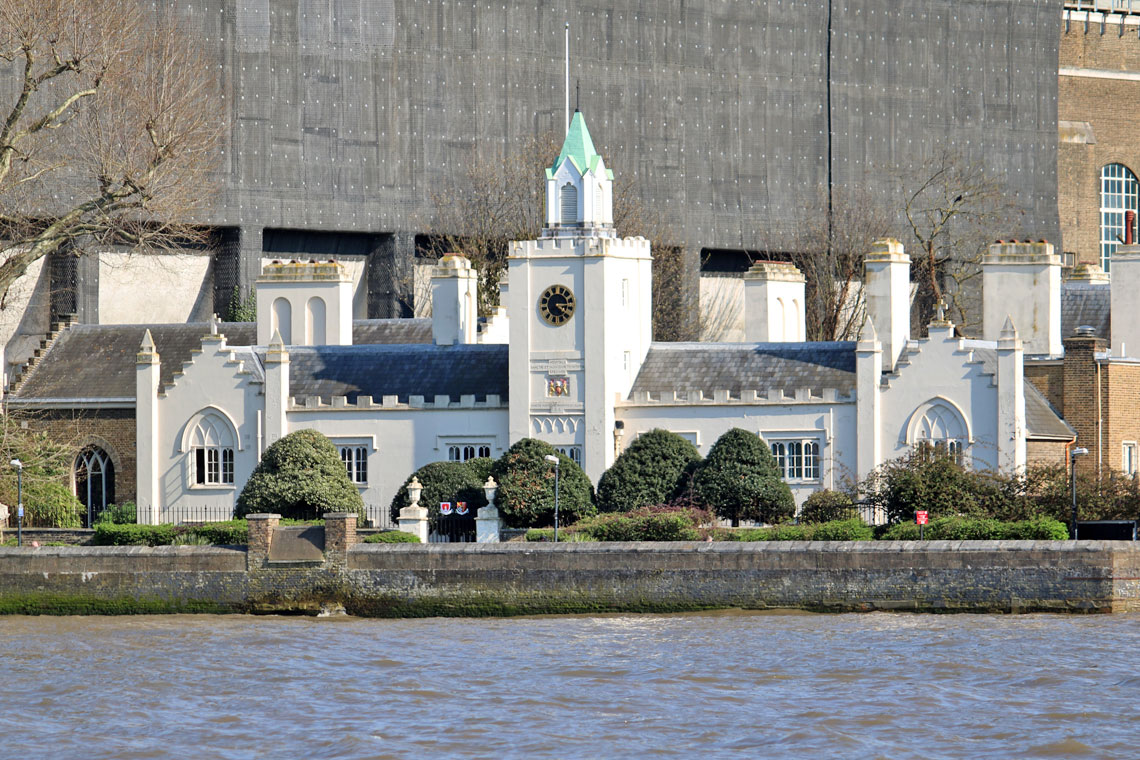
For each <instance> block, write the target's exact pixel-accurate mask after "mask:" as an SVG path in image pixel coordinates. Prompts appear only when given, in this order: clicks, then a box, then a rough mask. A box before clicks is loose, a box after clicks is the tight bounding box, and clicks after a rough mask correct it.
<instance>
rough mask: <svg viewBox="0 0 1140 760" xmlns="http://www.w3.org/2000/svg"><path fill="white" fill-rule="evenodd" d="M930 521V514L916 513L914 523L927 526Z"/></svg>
mask: <svg viewBox="0 0 1140 760" xmlns="http://www.w3.org/2000/svg"><path fill="white" fill-rule="evenodd" d="M929 519H930V513H929V512H915V513H914V521H915V522H916V523H918V524H919V525H926V523H927V522H928V521H929Z"/></svg>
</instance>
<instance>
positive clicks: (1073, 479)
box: [1069, 447, 1089, 541]
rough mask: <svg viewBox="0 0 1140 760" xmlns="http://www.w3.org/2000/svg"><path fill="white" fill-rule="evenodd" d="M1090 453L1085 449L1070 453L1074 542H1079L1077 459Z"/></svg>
mask: <svg viewBox="0 0 1140 760" xmlns="http://www.w3.org/2000/svg"><path fill="white" fill-rule="evenodd" d="M1087 453H1089V450H1088V449H1086V448H1084V447H1077V448H1075V449H1073V450H1072V451H1070V452H1069V491H1070V492H1071V493H1072V495H1073V525H1072V529H1071V530H1070V531H1069V533H1070V534H1071V535H1072V537H1073V540H1074V541H1076V540H1077V457H1083V456H1084V455H1085V454H1087Z"/></svg>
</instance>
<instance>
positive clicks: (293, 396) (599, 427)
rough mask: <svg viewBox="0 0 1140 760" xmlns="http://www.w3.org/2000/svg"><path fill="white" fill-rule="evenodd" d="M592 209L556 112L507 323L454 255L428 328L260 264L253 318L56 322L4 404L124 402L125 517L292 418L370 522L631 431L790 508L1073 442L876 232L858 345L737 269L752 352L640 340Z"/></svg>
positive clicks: (608, 454) (643, 334)
mask: <svg viewBox="0 0 1140 760" xmlns="http://www.w3.org/2000/svg"><path fill="white" fill-rule="evenodd" d="M536 179H537V178H536ZM612 203H613V174H612V172H611V171H610V170H609V169H607V168H606V165H605V162H604V160H603V159H602V157H601V156H599V155H598V154H597V152H596V150H595V148H594V145H593V142H592V140H591V138H590V134H589V132H588V130H587V129H586V125H585V122H584V120H583V118H582V116H581V114H578V113H576V114H575V115H574V118H573V121H572V124H571V127H570V129H569V132H568V134H567V137H566V142H565V145H564V146H563V149H562V152H561V154H560V155H559V157H558V159H557V160H556V162H555V164H554V166H552V167H551V168H550V169H548V170H547V173H546V205H547V208H546V228H545V229H544V232H543V235H542V237H540V238H539V239H538V240H533V241H525V242H519V243H515V244H513V246H512V249H511V255H510V261H509V276H508V283H509V287H506V288H504V299H505V300H504V306H505V307H506V308H505V313H503V312H502V311H500V313H498V314H496V315H495V316H494V317H493V318H492V319H490V320H488V321H484V322H483V323H480V321H479V319H478V315H477V311H476V305H477V303H478V299H477V293H476V287H477V278H476V276H475V273H474V271H473V270H472V269H471V268H470V265H469V263H468V262H467V261H466V259H463V258H461V257H458V256H445V257H444V258H443V259H441V260H440V262H439V264H438V266H436V267H435V269H434V271H433V275H432V298H433V316H432V318H431V320H430V326H429V324H428V321H427V320H371V321H369V320H362V321H356V322H353V321H352V318H351V315H352V288H351V275H350V273H348V272H346V270H345V269H344V268H343V267H342V266H341V265H339V264H338V263H336V262H334V261H328V262H315V261H309V262H297V261H292V262H280V261H275V262H271V263H268V264H267V265H266V266H265V267H264V269H263V273H262V276H261V279H260V280H259V281H258V291H257V323H256V325H249V324H221V325H218V324H214V325H212V326H208V327H207V326H203V325H201V324H197V325H156V326H151V327H150V328H149V329H145V328H144V327H143V326H138V327H126V326H104V327H101V326H75V327H72V328H70V329H68V330H66V331H64V332H63V334H61V335H60V336H59V337H58V338H57V339H56V343H55V345H53V346H52V347H51V349H50V350H49V351H48V352H47V353H46V354H45V356H44V357H43V359H41V360H39V362H38V363H37V364H36V366H34V367H32V368H31V369H30V370H29V371H28V372H27V373H26V379H25V380H24V381H23V382H22V384H21V385H20V387H19V388H18V389H17V390H16V392H15V393H14V394H12V396H11V398H10V403H16V404H20V403H24V404H25V405H28V406H36V407H38V408H41V409H51V408H56V409H68V410H72V411H73V412H74V410H76V409H90V410H91V411H92V418H93V419H96V420H98V419H101V418H102V417H101V415H106V414H107V413H108V412H109V410H115V409H120V410H123V411H124V414H126V413H127V411H126V410H133V416H134V424H135V426H134V433H135V435H134V443H135V447H134V448H135V449H136V450H137V452H138V454H137V462H135V463H133V467H132V462H131V461H130V460H131V459H132V457H130V456H129V455H128V452H126V451H118V452H115V451H114V449H115V448H116V446H118V447H120V448H125V447H126V446H127V444H126V443H119V444H116V442H115V441H114V440H112V439H113V436H112V435H111V434H110V433H105V434H99V433H98V432H97V431H96V432H95V433H93V434H92V435H91V436H90V438H91V443H90V446H92V447H95V448H97V449H99V450H100V451H103V452H104V453H105V454H106V459H107V461H108V462H109V463H110V464H111V465H115V466H117V467H118V468H119V470H120V477H121V480H124V482H126V483H130V478H129V472H130V470H132V469H133V471H134V472H135V474H136V477H137V485H136V493H137V504H138V511H139V517H140V521H145V522H160V521H167V520H171V519H179V518H180V517H181V516H184V515H209V516H213V517H225V516H228V514H229V512H230V510H231V509H232V507H233V504H234V501H235V499H236V497H237V495H238V493H239V492H240V490H241V488H242V486H243V485H244V483H245V481H246V479H247V478H248V477H249V475H250V473H251V472H252V471H253V469H254V467H255V466H256V465H257V462H258V460H259V457H260V456H261V454H262V452H263V451H264V450H265V448H266V447H267V446H269V445H271V444H272V443H273V442H274V441H276V440H277V439H278V438H280V437H281V436H283V435H285V434H287V433H289V432H291V431H294V430H299V429H303V428H313V429H316V430H319V431H321V432H322V433H324V434H326V435H327V436H329V437H330V438H331V439H332V440H333V441H334V442H335V443H336V445H337V446H338V447H339V448H340V450H341V453H342V458H343V459H344V461H345V464H346V468H347V470H348V472H349V474H350V477H351V478H352V479H353V480H354V481H355V482H356V483H357V485H358V486H359V488H360V490H361V494H362V496H363V498H364V501H365V504H366V505H367V507H368V511H369V513H370V516H371V517H372V518H373V519H374V520H376V521H377V522H386V521H387V513H388V504H389V503H390V501H391V500H392V497H393V495H394V494H395V492H396V490H397V489H398V488H399V486H400V485H401V484H402V483H403V481H404V480H405V479H406V478H407V477H408V475H409V474H410V473H411V472H412V471H414V470H415V469H417V468H419V467H421V466H423V465H425V464H427V463H429V462H433V461H437V460H441V459H452V460H466V459H469V458H472V457H477V456H491V457H497V456H499V455H500V454H502V453H503V452H504V451H505V450H506V449H507V448H508V447H509V446H510V445H511V443H513V442H514V441H517V440H518V439H520V438H524V437H536V438H541V439H543V440H546V441H548V442H550V443H551V444H553V445H554V446H556V447H557V448H559V449H560V450H562V451H564V452H565V453H567V454H569V455H570V456H571V457H572V458H574V459H575V460H576V461H578V462H580V463H581V464H582V466H583V468H584V469H585V471H586V473H587V474H588V475H589V476H590V477H591V479H593V480H594V481H595V482H597V479H598V477H599V476H600V475H601V474H602V473H603V472H604V471H605V469H606V468H607V467H609V466H610V465H611V464H612V463H613V461H614V458H615V456H616V455H617V454H618V453H620V451H621V450H622V449H623V448H624V447H625V446H628V445H629V443H630V442H631V441H633V440H634V439H635V438H636V437H637V436H638V435H639V434H640V433H642V432H646V431H649V430H652V429H654V428H665V429H668V430H672V431H674V432H677V433H679V434H681V435H683V436H685V437H687V438H688V439H690V440H691V441H692V442H693V443H694V444H696V446H697V447H698V449H699V450H700V451H701V453H702V454H703V453H707V451H708V448H709V446H710V445H711V444H712V443H713V442H714V441H715V440H716V439H717V437H718V436H720V435H721V434H722V433H724V432H725V431H727V430H729V429H730V428H733V427H741V428H745V429H747V430H751V431H754V432H755V433H756V434H757V435H759V436H761V437H762V438H763V439H764V440H765V441H766V442H767V443H768V444H769V445H770V446H771V447H772V449H773V452H774V453H775V454H776V455H777V459H778V461H779V462H780V464H781V467H782V468H783V470H784V473H785V477H786V479H787V481H788V482H789V484H790V485H791V486H792V490H793V492H794V493H795V495H796V498H797V500H798V501H802V500H803V499H804V498H805V497H806V496H807V494H809V493H811V492H812V491H814V490H817V489H819V488H836V487H840V486H842V485H844V484H845V483H846V482H848V481H851V480H853V479H855V478H861V477H863V476H865V475H866V474H868V473H869V472H871V470H873V469H874V468H875V467H876V466H878V465H879V464H881V463H883V462H884V461H886V460H888V459H891V458H894V457H897V456H899V455H901V454H904V453H905V452H907V451H908V450H910V449H911V448H912V447H914V446H916V445H918V444H922V443H927V444H930V445H935V446H942V447H945V448H948V449H950V450H952V451H954V452H957V453H959V454H960V455H961V457H962V458H963V460H964V461H966V462H969V463H971V464H972V465H973V466H975V467H983V468H994V469H999V468H1000V469H1003V470H1016V469H1018V468H1021V467H1024V465H1025V462H1026V445H1027V439H1030V438H1033V437H1034V436H1038V437H1041V438H1042V440H1054V439H1056V440H1058V441H1061V440H1069V439H1071V437H1072V436H1071V429H1070V428H1068V426H1067V425H1065V423H1064V422H1063V421H1061V420H1060V419H1059V418H1058V417H1057V415H1056V413H1055V412H1053V411H1052V409H1051V408H1050V407H1049V405H1048V403H1046V402H1045V400H1044V398H1043V397H1042V396H1041V394H1040V393H1039V392H1038V391H1037V390H1036V389H1035V388H1033V386H1031V385H1027V384H1026V383H1025V382H1024V380H1023V371H1022V362H1023V356H1022V354H1023V348H1022V342H1021V340H1020V339H1019V338H1018V333H1017V331H1016V329H1015V328H1014V324H1013V323H1012V322H1009V321H1007V322H1006V324H1005V328H1004V329H1003V330H1001V331H1000V334H998V335H995V336H993V337H994V339H993V340H991V341H972V340H963V339H959V338H955V337H954V330H953V326H952V325H950V324H949V323H948V322H945V321H937V322H935V323H934V324H932V325H931V326H930V331H929V332H930V335H929V337H928V338H925V339H922V340H912V339H911V338H910V335H909V329H910V328H909V325H910V319H909V313H910V304H909V266H910V262H909V258H908V257H907V256H906V255H905V253H904V252H903V250H902V246H901V245H899V244H898V243H897V242H894V241H884V242H883V243H882V244H881V245H878V246H876V248H875V250H873V251H872V252H871V253H870V254H869V255H868V258H867V267H866V278H867V279H866V291H867V293H868V298H867V312H868V320H867V323H866V325H865V327H864V330H863V333H862V337H861V339H860V340H859V341H858V342H845V343H810V342H804V341H803V337H804V335H805V330H804V286H803V278H802V276H800V275H799V273H798V272H797V271H795V270H794V269H793V268H791V267H790V266H789V265H782V264H774V263H764V264H760V265H757V267H755V268H754V270H753V271H752V272H750V273H749V275H748V277H746V278H745V289H746V297H745V303H746V309H747V314H746V325H748V328H747V331H746V334H747V336H748V337H749V339H750V340H755V341H757V342H748V343H653V342H652V336H651V304H652V282H651V257H650V248H649V243H648V241H646V240H644V239H642V238H633V239H621V238H618V237H617V236H616V234H615V232H614V229H613V219H612ZM1013 269H1016V267H1014V268H1013ZM1035 271H1036V270H1035ZM1015 274H1016V272H1015ZM1003 276H1013V275H1003ZM1019 314H1020V312H1019ZM987 320H989V314H988V312H987ZM1036 337H1037V336H1036V335H1034V339H1035V340H1036ZM507 339H509V342H503V341H504V340H507ZM1048 345H1049V346H1050V347H1051V346H1052V344H1051V343H1050V344H1048ZM131 355H134V356H135V361H134V363H133V364H134V376H133V379H134V382H130V374H129V372H130V369H129V364H128V362H129V358H130V356H131ZM128 416H129V415H128ZM107 425H108V427H107V428H106V429H107V430H110V429H111V427H110V423H107ZM1066 436H1067V438H1066ZM108 449H109V451H108ZM130 453H131V454H133V451H132V452H130ZM116 461H117V464H115V463H116ZM124 476H125V477H124ZM93 498H94V497H93ZM122 498H129V497H122ZM122 498H121V499H120V500H122Z"/></svg>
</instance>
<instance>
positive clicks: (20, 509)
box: [8, 459, 24, 546]
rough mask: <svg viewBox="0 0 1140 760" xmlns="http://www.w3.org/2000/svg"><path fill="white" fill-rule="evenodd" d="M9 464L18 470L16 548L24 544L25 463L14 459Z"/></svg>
mask: <svg viewBox="0 0 1140 760" xmlns="http://www.w3.org/2000/svg"><path fill="white" fill-rule="evenodd" d="M8 464H10V465H12V466H13V467H15V468H16V546H23V544H24V463H23V462H21V461H20V460H19V459H13V460H12V461H11V462H9V463H8Z"/></svg>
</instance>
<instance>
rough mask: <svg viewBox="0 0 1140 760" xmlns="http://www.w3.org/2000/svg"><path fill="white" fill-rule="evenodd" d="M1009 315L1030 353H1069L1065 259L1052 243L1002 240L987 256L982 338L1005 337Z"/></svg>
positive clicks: (984, 275) (1036, 354) (1034, 354)
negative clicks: (1064, 321) (1064, 340)
mask: <svg viewBox="0 0 1140 760" xmlns="http://www.w3.org/2000/svg"><path fill="white" fill-rule="evenodd" d="M1007 318H1008V319H1011V320H1012V321H1013V324H1015V325H1017V330H1018V333H1019V335H1020V336H1021V342H1022V345H1023V346H1024V347H1025V353H1026V354H1027V355H1031V356H1060V355H1061V354H1062V352H1063V351H1064V348H1063V347H1062V345H1061V257H1060V256H1057V255H1056V254H1054V253H1053V245H1052V244H1051V243H1047V242H1045V241H1044V240H1041V241H1038V242H1036V243H1034V242H1031V241H1028V240H1026V241H1025V242H1024V243H1019V242H1017V241H1016V240H1011V241H1009V242H1008V243H1007V242H1004V241H999V242H997V243H995V244H993V245H991V246H990V248H989V251H988V252H987V253H986V254H985V256H983V257H982V337H983V338H985V339H986V340H999V339H1000V338H1001V334H1002V330H1003V328H1004V327H1005V322H1006V319H1007Z"/></svg>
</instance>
